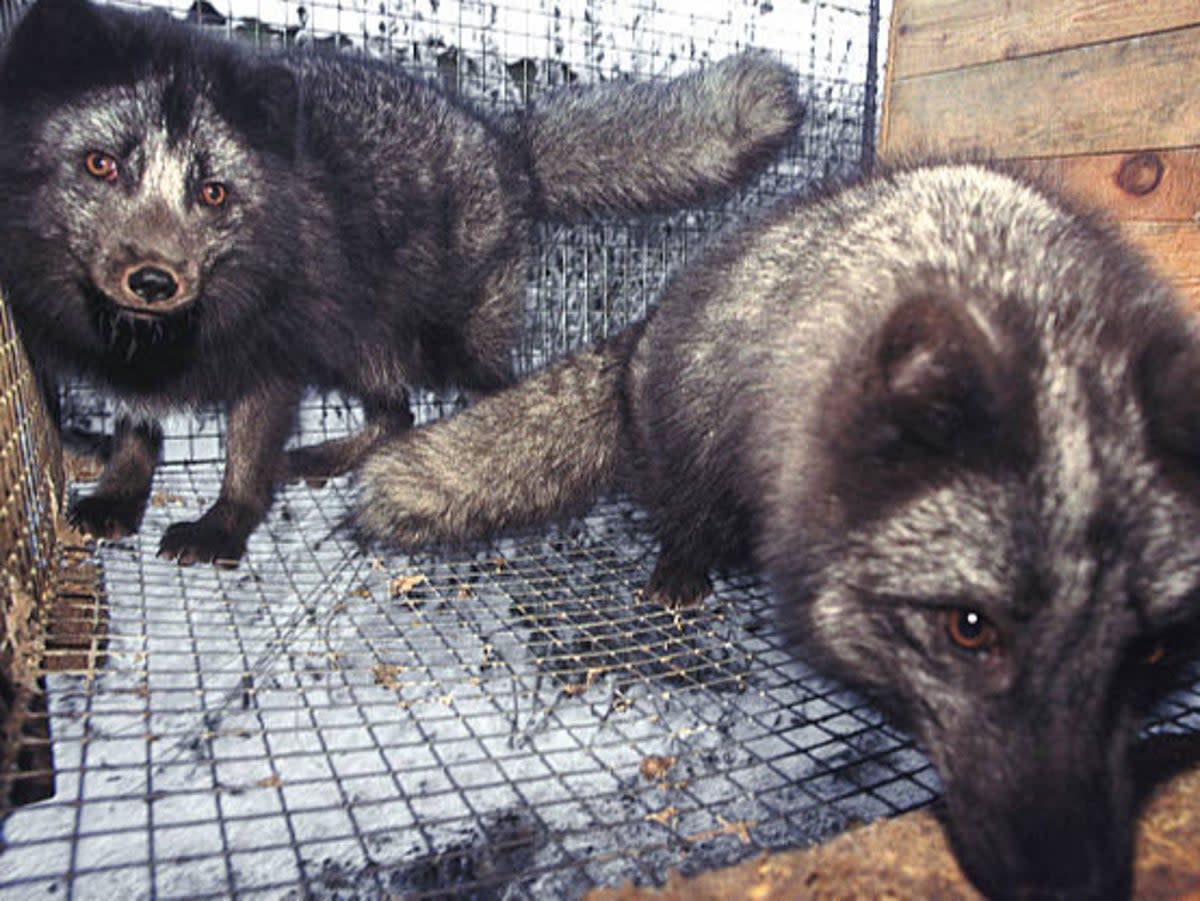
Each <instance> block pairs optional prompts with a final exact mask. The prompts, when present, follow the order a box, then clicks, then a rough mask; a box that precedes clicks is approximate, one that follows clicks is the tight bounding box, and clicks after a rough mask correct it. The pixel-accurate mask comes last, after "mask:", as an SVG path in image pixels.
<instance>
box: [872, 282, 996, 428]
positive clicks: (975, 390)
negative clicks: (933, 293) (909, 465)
mask: <svg viewBox="0 0 1200 901" xmlns="http://www.w3.org/2000/svg"><path fill="white" fill-rule="evenodd" d="M876 362H877V365H878V372H879V374H880V376H881V377H882V386H883V392H884V398H883V403H884V405H885V408H886V410H887V412H888V415H889V416H890V418H891V419H892V421H893V422H894V423H895V424H896V426H897V427H898V428H899V429H900V431H901V432H902V433H903V434H904V435H905V436H906V437H908V438H911V439H915V440H917V441H919V442H920V443H922V444H925V445H928V446H930V447H932V448H934V449H937V450H947V449H950V448H951V447H954V446H955V445H956V443H957V442H958V441H959V440H960V438H961V437H962V436H964V435H965V434H966V433H968V432H969V431H970V430H972V429H975V428H977V427H978V426H979V425H981V424H984V423H987V422H990V421H993V418H994V416H995V410H996V404H997V402H998V400H999V397H1000V394H1001V385H1000V373H999V370H1000V361H999V358H998V356H997V354H996V351H995V349H994V348H993V347H992V343H991V340H990V339H989V337H988V335H987V334H986V333H985V332H984V329H983V327H982V326H981V324H980V323H979V322H977V321H976V319H975V318H974V317H973V316H972V315H971V313H970V311H969V310H967V308H966V307H965V306H964V305H963V304H961V303H957V302H953V301H949V300H943V299H941V298H937V297H927V296H918V297H915V298H913V299H911V300H908V301H906V302H904V303H903V304H901V305H900V306H899V307H898V308H897V309H896V310H895V311H893V312H892V314H891V316H890V317H889V318H888V320H887V323H886V324H885V325H884V327H883V329H882V331H881V333H880V337H879V343H878V350H877V358H876Z"/></svg>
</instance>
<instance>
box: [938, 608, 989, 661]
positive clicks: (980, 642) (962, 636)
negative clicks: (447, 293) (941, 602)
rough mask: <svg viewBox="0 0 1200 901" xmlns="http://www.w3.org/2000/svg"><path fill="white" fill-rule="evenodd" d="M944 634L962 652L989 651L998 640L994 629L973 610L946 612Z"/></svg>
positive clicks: (981, 615) (984, 618)
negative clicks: (945, 633)
mask: <svg viewBox="0 0 1200 901" xmlns="http://www.w3.org/2000/svg"><path fill="white" fill-rule="evenodd" d="M945 616H946V632H947V634H949V636H950V640H951V641H953V642H954V643H955V644H956V645H957V646H958V647H960V648H962V649H963V650H964V651H990V650H991V649H992V648H994V647H995V646H996V644H997V642H999V640H1000V635H999V633H997V631H996V627H995V626H993V625H992V624H991V623H990V622H988V621H987V618H986V617H984V616H983V614H981V613H978V612H976V611H975V610H947V611H946V614H945Z"/></svg>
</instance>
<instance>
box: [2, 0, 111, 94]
mask: <svg viewBox="0 0 1200 901" xmlns="http://www.w3.org/2000/svg"><path fill="white" fill-rule="evenodd" d="M118 46H119V45H118V40H117V36H116V34H115V32H114V29H113V27H112V22H111V18H110V16H108V15H106V14H105V13H104V11H102V10H100V9H98V8H97V7H95V6H94V5H92V4H91V3H89V2H87V0H37V2H36V3H34V4H33V6H32V7H30V9H29V11H28V12H27V13H26V14H25V16H24V17H23V18H22V19H21V21H20V22H19V23H18V24H17V26H16V28H14V29H13V32H12V34H11V36H10V37H9V39H8V43H7V51H6V52H5V54H4V57H3V62H2V63H0V101H4V102H21V101H28V100H29V99H30V98H31V97H36V96H37V95H39V94H42V95H45V94H50V95H53V94H57V93H61V92H64V91H71V90H75V89H79V88H82V87H87V86H94V85H96V84H103V83H105V74H104V73H106V72H107V71H108V69H109V68H111V66H112V64H113V62H114V61H115V60H117V59H118V57H119V53H118Z"/></svg>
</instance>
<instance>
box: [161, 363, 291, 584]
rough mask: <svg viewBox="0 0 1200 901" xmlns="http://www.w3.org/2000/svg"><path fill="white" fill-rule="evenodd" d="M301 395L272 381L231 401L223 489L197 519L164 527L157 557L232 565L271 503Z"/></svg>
mask: <svg viewBox="0 0 1200 901" xmlns="http://www.w3.org/2000/svg"><path fill="white" fill-rule="evenodd" d="M299 400H300V389H299V388H298V387H295V386H290V385H289V386H279V385H274V386H268V387H264V388H261V389H259V390H258V391H256V392H254V393H252V394H250V395H247V396H246V397H243V398H241V399H240V400H238V401H235V402H234V403H233V404H232V405H231V406H230V408H229V431H228V438H227V441H226V448H225V476H224V479H223V480H222V482H221V493H220V495H219V496H218V497H217V501H216V503H214V504H213V505H212V506H211V507H210V508H209V509H208V510H207V511H206V512H205V513H204V515H203V516H201V517H200V518H199V519H198V520H196V521H195V522H177V523H174V524H173V525H171V526H170V528H168V529H167V531H166V533H165V534H164V535H163V538H162V543H161V544H160V545H159V548H158V555H159V556H160V557H165V558H167V559H171V560H176V561H178V562H179V563H180V564H181V565H185V566H186V565H188V564H191V563H197V562H210V561H211V562H213V563H217V564H223V565H236V563H237V561H238V560H239V559H241V556H242V554H244V553H245V551H246V540H247V539H248V538H249V537H250V533H251V532H253V531H254V529H255V527H256V526H258V524H259V523H260V522H262V520H263V518H264V517H265V516H266V514H267V509H268V508H269V507H270V506H271V500H272V498H273V497H274V494H275V479H276V476H277V474H278V473H279V469H280V466H281V458H282V456H283V444H284V442H285V441H286V440H287V437H288V435H289V434H290V433H291V430H292V426H293V423H294V422H295V418H296V407H297V405H298V404H299Z"/></svg>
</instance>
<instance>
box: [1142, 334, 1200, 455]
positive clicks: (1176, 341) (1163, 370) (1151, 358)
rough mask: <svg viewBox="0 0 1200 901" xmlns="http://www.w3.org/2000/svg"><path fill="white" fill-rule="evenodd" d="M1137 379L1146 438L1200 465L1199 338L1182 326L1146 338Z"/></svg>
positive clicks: (1161, 447)
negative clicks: (1178, 330)
mask: <svg viewBox="0 0 1200 901" xmlns="http://www.w3.org/2000/svg"><path fill="white" fill-rule="evenodd" d="M1137 380H1138V391H1139V393H1140V395H1141V401H1142V410H1143V413H1144V414H1145V417H1146V430H1147V434H1148V436H1149V438H1150V441H1151V442H1152V443H1153V444H1155V445H1156V446H1157V447H1159V448H1160V449H1162V450H1164V451H1167V452H1168V453H1172V454H1175V455H1177V456H1180V457H1184V458H1186V459H1188V460H1190V461H1192V462H1193V463H1195V464H1200V337H1198V336H1197V335H1195V334H1194V333H1192V332H1191V331H1190V330H1188V329H1185V330H1184V334H1172V335H1169V336H1168V335H1164V336H1162V337H1160V338H1158V339H1156V340H1152V341H1150V342H1149V343H1148V344H1147V346H1146V349H1145V350H1143V351H1142V356H1141V359H1140V360H1139V362H1138V367H1137Z"/></svg>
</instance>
